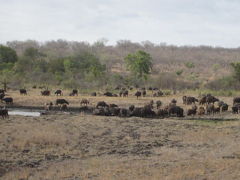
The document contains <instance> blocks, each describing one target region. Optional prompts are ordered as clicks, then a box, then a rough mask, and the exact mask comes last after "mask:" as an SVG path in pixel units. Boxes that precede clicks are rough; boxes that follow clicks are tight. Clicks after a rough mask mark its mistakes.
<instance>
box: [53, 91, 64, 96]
mask: <svg viewBox="0 0 240 180" xmlns="http://www.w3.org/2000/svg"><path fill="white" fill-rule="evenodd" d="M54 94H56V95H57V96H58V95H59V96H62V95H63V93H62V90H60V89H58V90H56V91H55V93H54Z"/></svg>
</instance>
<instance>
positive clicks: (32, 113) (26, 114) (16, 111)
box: [8, 110, 41, 117]
mask: <svg viewBox="0 0 240 180" xmlns="http://www.w3.org/2000/svg"><path fill="white" fill-rule="evenodd" d="M8 114H9V115H21V116H34V117H38V116H40V115H41V113H40V112H28V111H24V110H22V111H20V110H9V111H8Z"/></svg>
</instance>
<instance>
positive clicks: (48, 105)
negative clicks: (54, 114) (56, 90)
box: [44, 102, 53, 111]
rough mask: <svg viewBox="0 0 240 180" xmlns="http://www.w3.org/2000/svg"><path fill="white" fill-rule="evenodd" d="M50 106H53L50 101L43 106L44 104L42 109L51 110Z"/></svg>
mask: <svg viewBox="0 0 240 180" xmlns="http://www.w3.org/2000/svg"><path fill="white" fill-rule="evenodd" d="M52 108H53V103H52V102H50V103H46V104H45V106H44V109H45V110H46V111H50V110H52Z"/></svg>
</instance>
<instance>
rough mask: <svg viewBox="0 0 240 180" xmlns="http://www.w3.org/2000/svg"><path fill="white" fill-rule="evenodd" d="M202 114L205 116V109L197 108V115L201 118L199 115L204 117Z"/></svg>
mask: <svg viewBox="0 0 240 180" xmlns="http://www.w3.org/2000/svg"><path fill="white" fill-rule="evenodd" d="M204 114H205V109H204V107H202V106H201V107H199V108H198V115H200V116H201V115H204Z"/></svg>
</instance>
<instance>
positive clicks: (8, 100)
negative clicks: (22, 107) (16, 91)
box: [2, 97, 13, 104]
mask: <svg viewBox="0 0 240 180" xmlns="http://www.w3.org/2000/svg"><path fill="white" fill-rule="evenodd" d="M2 101H4V102H5V103H6V104H13V98H12V97H5V98H2Z"/></svg>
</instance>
